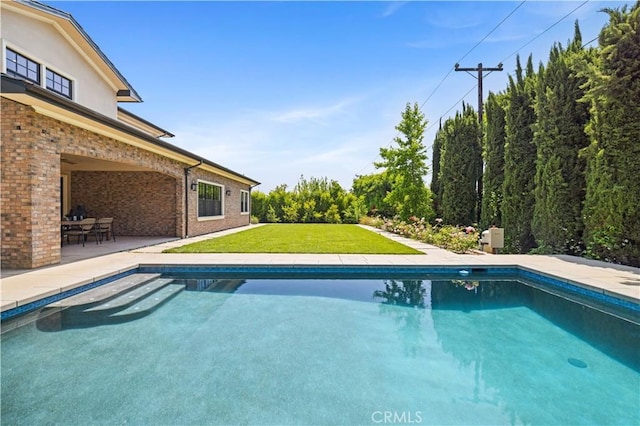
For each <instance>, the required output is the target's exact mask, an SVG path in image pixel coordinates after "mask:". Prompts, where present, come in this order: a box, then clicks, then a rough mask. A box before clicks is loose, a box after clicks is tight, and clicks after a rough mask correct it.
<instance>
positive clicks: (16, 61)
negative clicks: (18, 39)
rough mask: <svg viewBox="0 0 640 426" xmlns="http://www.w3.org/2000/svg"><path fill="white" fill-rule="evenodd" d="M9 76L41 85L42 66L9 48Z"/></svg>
mask: <svg viewBox="0 0 640 426" xmlns="http://www.w3.org/2000/svg"><path fill="white" fill-rule="evenodd" d="M7 74H9V75H11V76H14V77H23V78H26V79H27V80H30V81H33V82H34V83H36V84H40V64H39V63H37V62H34V61H32V60H31V59H29V58H27V57H26V56H22V55H21V54H19V53H17V52H14V51H13V50H11V49H9V48H7Z"/></svg>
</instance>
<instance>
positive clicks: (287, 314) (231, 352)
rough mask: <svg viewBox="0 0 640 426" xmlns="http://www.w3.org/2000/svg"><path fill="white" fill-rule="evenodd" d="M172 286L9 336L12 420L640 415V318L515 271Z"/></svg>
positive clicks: (7, 411)
mask: <svg viewBox="0 0 640 426" xmlns="http://www.w3.org/2000/svg"><path fill="white" fill-rule="evenodd" d="M167 282H168V281H167ZM165 284H166V282H163V283H162V285H158V286H157V288H158V290H157V291H156V292H155V293H152V296H150V297H148V298H146V299H144V300H143V301H142V302H140V304H132V305H126V308H125V305H122V308H118V309H115V308H113V306H111V307H108V308H105V310H103V311H101V309H102V306H103V305H100V306H96V305H95V303H94V304H93V305H88V304H87V305H81V306H79V307H76V308H69V309H66V310H63V311H58V310H55V309H44V310H43V311H42V312H40V313H39V314H37V315H36V319H35V321H32V322H29V323H27V324H25V325H24V326H21V327H17V328H15V329H12V330H10V331H6V332H4V333H3V335H2V385H1V386H2V389H1V390H2V401H1V404H2V423H3V424H12V425H20V424H24V425H34V424H64V425H87V424H92V425H93V424H105V425H115V424H139V425H187V424H194V425H206V424H212V425H214V424H255V425H275V424H278V425H289V424H304V425H324V424H339V425H356V424H364V425H375V424H389V423H396V424H398V423H403V424H438V425H443V424H452V425H478V424H482V425H486V424H491V425H494V424H544V425H549V424H561V425H568V424H572V425H573V424H607V425H610V424H620V425H632V424H635V425H637V424H639V423H640V362H639V359H640V355H639V354H638V342H639V339H638V337H639V326H638V325H637V324H634V323H632V322H630V321H628V320H622V319H619V318H616V317H614V316H610V315H607V314H603V313H602V312H599V311H597V310H593V309H590V308H587V307H585V306H582V305H579V304H576V303H573V302H569V301H567V300H565V299H564V298H562V297H558V296H555V295H552V294H549V293H548V292H545V291H541V290H538V289H536V288H533V287H531V286H528V285H524V284H522V283H519V282H515V281H476V280H473V281H472V280H433V279H426V278H425V279H416V278H415V277H413V278H412V279H406V278H402V279H396V280H394V279H386V280H382V279H371V278H366V279H348V280H345V279H282V278H270V279H265V278H260V277H250V278H242V277H237V276H229V277H222V278H220V277H215V278H212V277H209V276H197V277H184V276H176V277H175V280H174V281H173V282H172V283H171V284H170V285H168V286H167V285H165ZM140 291H141V290H140ZM149 291H151V290H149ZM154 291H155V290H154ZM163 292H164V293H163ZM126 294H128V293H124V296H126ZM124 296H123V297H124ZM130 297H131V298H134V296H133V294H132V295H131V296H130ZM154 298H155V299H162V298H164V299H163V300H166V302H164V303H159V302H158V303H156V304H154V303H153V299H154ZM85 300H86V295H85ZM109 303H115V302H109ZM145 303H147V305H148V306H146V305H145ZM116 304H117V303H116ZM136 308H139V309H138V310H137V311H136ZM109 309H111V310H109ZM101 312H102V313H101ZM104 312H108V314H105V313H104Z"/></svg>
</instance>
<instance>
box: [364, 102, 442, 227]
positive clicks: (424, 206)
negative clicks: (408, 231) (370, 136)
mask: <svg viewBox="0 0 640 426" xmlns="http://www.w3.org/2000/svg"><path fill="white" fill-rule="evenodd" d="M426 126H427V120H426V119H425V117H424V114H422V112H421V111H420V108H419V107H418V104H417V103H414V105H413V106H412V105H411V104H410V103H407V106H406V108H405V110H404V111H403V112H402V121H400V123H399V124H398V125H397V126H396V130H398V132H399V133H401V134H402V136H397V137H395V138H394V142H395V143H396V145H397V146H396V147H390V148H380V156H381V157H382V161H380V162H376V163H375V166H376V167H377V168H385V169H386V172H387V175H388V177H389V179H390V181H391V184H392V187H391V191H389V193H388V194H387V196H386V197H385V202H387V203H388V204H390V205H391V206H393V207H394V209H395V211H396V214H397V215H398V216H400V217H401V218H402V219H408V218H409V217H410V216H418V217H430V216H432V215H433V210H432V208H431V191H429V188H428V187H427V186H426V185H425V183H424V180H423V177H424V176H425V175H426V174H427V171H428V167H427V165H426V160H427V154H426V147H425V146H424V144H423V139H424V130H425V128H426Z"/></svg>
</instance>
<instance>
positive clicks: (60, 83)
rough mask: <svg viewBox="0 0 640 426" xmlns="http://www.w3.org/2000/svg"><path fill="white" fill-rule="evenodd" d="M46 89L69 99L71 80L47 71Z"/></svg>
mask: <svg viewBox="0 0 640 426" xmlns="http://www.w3.org/2000/svg"><path fill="white" fill-rule="evenodd" d="M47 89H49V90H51V91H52V92H56V93H57V94H59V95H62V96H64V97H65V98H69V99H72V98H71V80H69V79H68V78H66V77H63V76H61V75H60V74H58V73H57V72H55V71H51V70H50V69H47Z"/></svg>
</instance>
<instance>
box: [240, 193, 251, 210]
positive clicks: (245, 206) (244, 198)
mask: <svg viewBox="0 0 640 426" xmlns="http://www.w3.org/2000/svg"><path fill="white" fill-rule="evenodd" d="M240 213H249V191H240Z"/></svg>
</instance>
